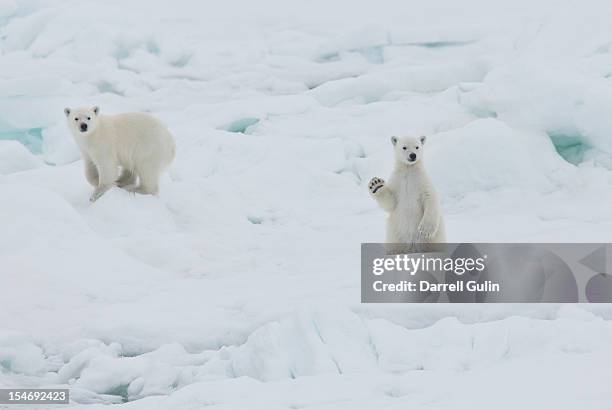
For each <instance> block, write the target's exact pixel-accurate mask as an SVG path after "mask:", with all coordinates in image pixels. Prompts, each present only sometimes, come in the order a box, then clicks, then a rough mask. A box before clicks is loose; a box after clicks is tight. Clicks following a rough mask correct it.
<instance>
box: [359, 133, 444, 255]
mask: <svg viewBox="0 0 612 410" xmlns="http://www.w3.org/2000/svg"><path fill="white" fill-rule="evenodd" d="M425 140H426V137H420V138H413V137H399V138H398V137H391V143H392V144H393V150H394V153H395V168H394V170H393V173H392V174H391V178H389V183H385V181H384V180H382V179H381V178H378V177H375V178H372V179H371V180H370V183H369V186H368V187H369V190H370V193H371V194H372V196H373V197H374V199H376V201H377V202H378V205H379V206H380V207H381V208H382V209H383V210H385V211H387V212H388V213H389V218H388V219H387V239H386V240H387V243H388V244H391V245H389V246H390V247H391V248H392V247H393V245H392V244H398V245H400V244H408V245H414V244H426V243H444V242H446V233H445V229H444V220H443V218H442V214H441V212H440V206H439V204H438V199H437V196H436V192H435V190H434V187H433V185H432V184H431V182H430V180H429V177H428V176H427V172H426V171H425V167H424V166H423V161H422V157H423V146H424V144H425Z"/></svg>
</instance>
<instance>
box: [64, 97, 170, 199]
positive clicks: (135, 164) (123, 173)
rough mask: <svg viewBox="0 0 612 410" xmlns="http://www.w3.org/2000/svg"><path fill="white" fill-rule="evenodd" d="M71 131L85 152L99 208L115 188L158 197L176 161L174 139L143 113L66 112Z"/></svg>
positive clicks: (83, 109)
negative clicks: (166, 173) (164, 175)
mask: <svg viewBox="0 0 612 410" xmlns="http://www.w3.org/2000/svg"><path fill="white" fill-rule="evenodd" d="M64 114H66V118H67V120H68V127H69V128H70V131H71V132H72V135H73V136H74V139H75V140H76V142H77V145H78V146H79V149H80V150H81V155H82V157H83V162H84V163H85V177H86V178H87V181H89V183H90V184H91V185H93V186H94V187H95V190H94V192H93V194H91V197H90V201H91V202H94V201H96V200H97V199H98V198H100V197H101V196H102V195H104V193H105V192H106V191H108V190H109V189H110V188H111V187H113V186H114V185H116V186H118V187H121V188H125V189H127V190H129V191H131V192H138V193H141V194H152V195H156V194H157V193H158V191H159V178H160V175H161V173H162V171H163V170H164V169H165V168H166V167H168V165H170V163H171V162H172V160H173V159H174V155H175V150H176V148H175V145H174V140H173V138H172V135H170V132H169V131H168V130H167V129H166V127H165V126H164V125H163V124H162V123H161V122H160V121H159V120H157V119H156V118H154V117H152V116H151V115H148V114H144V113H126V114H119V115H100V109H99V108H98V107H93V108H75V109H71V108H65V109H64Z"/></svg>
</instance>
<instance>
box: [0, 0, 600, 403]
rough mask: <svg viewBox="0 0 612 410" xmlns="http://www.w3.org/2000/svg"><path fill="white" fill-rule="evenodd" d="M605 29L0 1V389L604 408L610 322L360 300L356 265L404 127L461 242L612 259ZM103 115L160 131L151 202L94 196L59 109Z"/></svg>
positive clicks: (450, 12)
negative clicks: (162, 152) (370, 186)
mask: <svg viewBox="0 0 612 410" xmlns="http://www.w3.org/2000/svg"><path fill="white" fill-rule="evenodd" d="M610 21H612V5H611V4H610V3H609V2H607V1H603V0H593V1H589V2H578V1H561V0H542V1H537V2H533V1H526V0H520V1H512V2H503V4H502V2H491V1H485V0H467V1H461V2H456V1H452V0H434V1H416V0H415V1H406V0H379V1H376V2H371V1H369V2H365V1H363V2H362V1H348V0H335V1H322V0H314V1H308V2H298V1H281V0H261V1H246V0H244V1H238V0H226V1H223V2H200V1H195V0H193V1H187V0H179V1H173V2H162V1H150V0H149V1H144V0H132V1H119V0H108V1H99V0H98V1H88V0H87V1H86V0H79V1H59V0H56V1H42V0H24V1H17V0H15V1H13V0H0V206H1V208H0V287H1V289H2V295H1V296H0V386H4V387H41V386H45V387H69V388H70V389H71V394H72V402H71V404H70V406H69V407H72V408H91V409H108V408H114V407H113V406H117V408H122V409H123V408H125V409H126V410H145V409H147V410H148V409H168V410H185V409H201V408H204V407H206V408H211V409H216V408H219V409H240V410H243V409H247V408H248V409H259V408H260V409H265V410H273V409H313V410H314V409H321V410H322V409H351V410H353V409H361V408H363V409H372V408H389V409H405V408H417V409H453V410H456V409H489V408H496V409H516V408H524V409H544V408H554V409H572V410H575V409H577V408H581V409H602V410H603V409H609V408H610V407H609V393H610V387H609V386H610V382H609V377H608V373H609V368H610V364H611V363H612V322H611V321H610V320H611V319H612V308H610V307H608V306H605V305H599V306H597V305H590V306H586V305H580V306H557V305H490V306H473V305H466V306H458V305H418V306H417V305H412V306H411V305H387V306H384V305H362V304H360V303H359V298H360V289H359V284H360V282H359V279H360V276H359V264H360V258H359V252H360V243H362V242H380V241H382V240H383V238H384V214H383V212H382V211H381V210H380V209H378V208H377V206H376V204H375V203H374V201H373V200H372V199H371V198H370V197H369V194H368V192H367V181H368V180H369V179H370V178H371V177H373V176H380V177H383V178H387V176H388V175H389V173H390V170H391V167H392V150H391V144H390V142H389V137H390V136H392V135H402V134H426V135H428V136H429V138H428V142H427V145H426V147H425V148H426V151H425V164H426V167H427V169H428V170H429V172H430V174H431V176H432V179H433V181H434V184H435V186H436V188H437V190H438V192H439V196H440V198H441V202H442V208H443V210H444V214H445V217H446V225H447V233H448V239H449V241H452V242H547V241H548V242H573V241H581V242H611V241H612V115H610V113H611V112H612V111H611V110H612V25H611V24H610ZM93 105H99V106H100V107H101V112H102V113H106V114H110V113H120V112H126V111H146V112H150V113H152V114H154V115H156V116H158V117H159V118H160V119H162V120H163V121H164V122H165V123H166V124H167V125H168V127H169V129H170V130H171V131H172V133H173V135H174V137H175V139H176V141H177V148H178V152H177V158H176V160H175V162H174V164H173V165H172V167H171V168H170V170H169V172H167V173H166V174H165V175H164V178H163V181H162V187H161V193H160V196H159V197H150V196H141V195H136V196H134V195H132V194H129V193H127V192H126V191H123V190H120V189H112V190H110V191H109V192H108V193H107V194H106V195H104V196H103V197H102V198H101V199H100V200H99V201H98V202H96V203H94V204H90V203H89V202H88V198H89V194H90V193H91V189H92V188H91V187H90V186H89V185H88V184H87V182H86V180H85V177H84V175H83V171H82V168H83V165H82V162H81V161H80V157H79V152H78V149H77V148H76V145H75V143H74V142H73V140H72V138H71V136H70V135H69V132H68V129H67V127H66V125H65V118H64V115H63V108H64V107H66V106H69V107H75V106H93ZM604 372H605V373H604ZM108 405H111V407H108Z"/></svg>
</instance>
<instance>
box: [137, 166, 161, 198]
mask: <svg viewBox="0 0 612 410" xmlns="http://www.w3.org/2000/svg"><path fill="white" fill-rule="evenodd" d="M137 172H138V177H139V179H140V184H139V185H138V187H136V188H134V189H131V191H132V192H137V193H139V194H144V195H157V194H158V193H159V176H160V170H159V167H158V166H152V165H146V166H143V167H140V168H139V169H138V170H137Z"/></svg>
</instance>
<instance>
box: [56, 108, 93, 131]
mask: <svg viewBox="0 0 612 410" xmlns="http://www.w3.org/2000/svg"><path fill="white" fill-rule="evenodd" d="M99 112H100V109H99V108H98V107H92V108H74V109H72V108H64V114H66V119H67V120H68V127H69V128H70V130H71V131H72V132H73V133H74V134H75V135H84V136H85V135H88V134H91V133H92V132H94V131H95V130H96V128H97V127H98V113H99Z"/></svg>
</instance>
